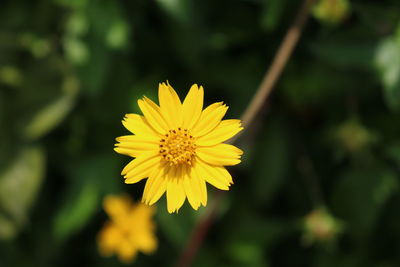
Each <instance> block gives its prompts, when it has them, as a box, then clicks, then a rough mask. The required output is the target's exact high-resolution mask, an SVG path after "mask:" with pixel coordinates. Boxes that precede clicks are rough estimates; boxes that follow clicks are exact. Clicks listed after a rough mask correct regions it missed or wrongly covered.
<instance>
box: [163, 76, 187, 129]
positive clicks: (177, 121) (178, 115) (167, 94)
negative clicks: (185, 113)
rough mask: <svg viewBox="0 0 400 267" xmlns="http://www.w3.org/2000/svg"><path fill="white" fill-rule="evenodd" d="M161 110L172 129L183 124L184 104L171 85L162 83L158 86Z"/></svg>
mask: <svg viewBox="0 0 400 267" xmlns="http://www.w3.org/2000/svg"><path fill="white" fill-rule="evenodd" d="M158 99H159V101H160V109H161V112H162V114H163V115H164V118H165V120H166V122H167V124H168V126H169V128H170V129H177V128H178V127H180V126H181V124H182V104H181V100H180V99H179V96H178V95H177V94H176V92H175V90H174V89H173V88H172V86H171V85H169V84H165V83H160V84H159V86H158Z"/></svg>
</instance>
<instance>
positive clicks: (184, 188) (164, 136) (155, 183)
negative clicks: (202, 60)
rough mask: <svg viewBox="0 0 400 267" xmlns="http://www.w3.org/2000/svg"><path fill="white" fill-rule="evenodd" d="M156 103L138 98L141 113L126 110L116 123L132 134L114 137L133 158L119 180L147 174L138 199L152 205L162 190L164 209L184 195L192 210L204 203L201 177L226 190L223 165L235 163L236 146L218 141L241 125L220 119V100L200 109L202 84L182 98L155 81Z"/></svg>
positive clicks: (228, 182) (119, 148)
mask: <svg viewBox="0 0 400 267" xmlns="http://www.w3.org/2000/svg"><path fill="white" fill-rule="evenodd" d="M158 98H159V105H157V104H156V103H154V102H153V101H152V100H150V99H149V98H147V97H144V98H143V99H139V100H138V105H139V107H140V109H141V111H142V113H143V115H138V114H127V115H126V116H125V118H124V120H123V121H122V124H123V125H124V126H125V128H127V129H128V130H129V131H130V132H131V133H133V135H126V136H121V137H118V138H117V139H116V140H117V142H118V143H117V144H116V145H115V146H116V147H115V151H116V152H118V153H120V154H124V155H128V156H130V157H134V158H135V159H134V160H132V161H131V162H130V163H129V164H127V165H126V166H125V168H124V169H123V170H122V175H123V176H124V178H125V183H127V184H132V183H137V182H139V181H141V180H143V179H146V178H147V181H146V185H145V188H144V192H143V198H142V201H143V202H144V203H146V204H149V205H152V204H154V203H155V202H157V201H158V200H159V199H160V197H161V196H162V195H163V194H164V193H165V192H166V197H167V209H168V212H169V213H172V212H178V210H179V208H180V207H181V206H182V205H183V203H184V202H185V199H186V198H187V199H188V201H189V203H190V205H191V206H192V207H193V209H195V210H197V209H198V208H199V206H200V205H203V206H206V205H207V189H206V182H208V183H210V184H211V185H213V186H215V187H216V188H218V189H221V190H229V186H230V185H231V184H233V180H232V176H231V175H230V174H229V172H228V171H227V170H226V168H225V166H231V165H236V164H238V163H240V158H241V155H242V154H243V152H242V150H240V149H239V148H237V147H235V146H233V145H230V144H225V143H223V142H224V141H226V140H228V139H230V138H231V137H233V136H234V135H236V134H237V133H238V132H240V131H241V130H242V129H243V128H242V126H241V122H240V120H235V119H229V120H223V119H222V118H223V117H224V116H225V113H226V112H227V110H228V107H227V106H226V105H224V104H223V103H222V102H217V103H214V104H211V105H209V106H208V107H206V108H205V109H204V110H203V98H204V89H203V87H202V86H200V87H199V86H198V85H196V84H194V85H192V87H191V88H190V90H189V93H188V94H187V96H186V98H185V99H184V101H183V103H182V102H181V100H180V99H179V96H178V95H177V93H176V92H175V90H174V89H173V88H172V86H171V85H170V84H169V83H168V82H167V83H161V84H159V89H158Z"/></svg>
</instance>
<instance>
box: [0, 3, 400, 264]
mask: <svg viewBox="0 0 400 267" xmlns="http://www.w3.org/2000/svg"><path fill="white" fill-rule="evenodd" d="M323 2H326V3H318V5H319V6H314V7H313V15H312V17H311V18H310V20H309V23H308V24H307V26H306V28H305V31H304V33H303V36H302V37H301V40H300V42H299V44H298V46H297V48H296V50H295V51H294V54H293V56H292V57H291V58H290V60H289V63H288V65H287V67H286V69H285V71H284V73H283V75H282V77H281V78H280V80H279V82H278V84H277V85H276V86H275V88H274V92H273V94H272V95H271V97H270V98H269V99H268V103H267V105H266V106H265V108H263V110H262V111H261V112H260V114H259V116H258V118H257V119H256V120H255V121H254V122H253V123H252V124H251V125H250V126H249V127H248V128H247V129H246V131H245V132H244V134H243V136H242V137H241V139H240V140H239V142H238V143H237V145H238V146H239V147H241V148H242V149H243V150H244V151H245V154H244V157H243V162H242V163H241V164H240V165H239V166H236V167H232V168H229V170H230V171H231V172H232V174H233V176H234V181H235V184H234V185H233V186H232V187H231V190H230V191H229V192H228V193H227V194H225V197H224V199H223V201H222V205H221V206H220V208H219V209H218V216H217V218H216V222H215V224H214V225H213V226H212V228H211V231H210V233H209V235H208V236H207V239H206V241H205V243H204V244H203V245H202V247H201V249H200V251H199V254H198V255H197V257H196V258H195V264H194V266H278V267H283V266H315V267H330V266H332V267H337V266H341V267H347V266H349V267H352V266H362V267H367V266H379V267H392V266H393V267H395V266H400V253H399V252H400V209H399V207H400V194H399V178H400V173H399V171H400V123H399V114H400V113H399V112H400V4H399V2H398V0H381V1H376V0H369V1H361V0H357V1H356V0H354V1H348V0H325V1H323ZM328 2H329V3H328ZM327 3H328V4H327ZM300 4H301V3H300V1H295V0H231V1H214V0H204V1H194V0H193V1H191V0H38V1H29V0H13V1H11V0H7V1H2V2H1V4H0V18H1V19H0V21H1V22H0V239H1V241H0V266H5V267H8V266H43V267H46V266H49V267H50V266H71V265H73V266H119V265H120V263H119V262H118V260H117V259H116V258H115V257H113V258H110V259H104V258H101V257H100V256H99V255H98V252H97V247H96V235H97V233H98V231H99V230H100V229H101V227H102V225H103V224H104V222H105V220H106V219H107V218H106V215H105V213H104V212H103V211H102V207H101V201H102V198H103V196H104V195H106V194H109V193H119V192H128V193H129V194H131V195H132V196H133V197H134V198H135V199H140V197H141V193H142V190H143V187H144V183H143V182H140V183H138V184H135V185H125V184H124V183H123V178H122V177H121V176H120V170H121V169H122V167H123V166H124V164H126V163H127V162H128V161H129V159H128V158H127V157H124V156H121V155H118V154H117V153H115V152H114V151H113V145H114V142H115V140H114V139H115V137H117V136H120V135H125V134H127V133H128V132H127V131H126V130H125V129H124V128H123V126H122V124H121V119H122V117H123V116H124V114H125V113H132V112H139V110H138V107H137V104H136V100H137V99H138V98H139V97H141V96H142V95H144V94H145V95H146V96H148V97H150V98H152V99H154V100H155V99H156V95H157V86H158V83H159V82H162V81H165V80H169V82H170V83H171V84H172V85H173V86H174V87H175V89H176V90H177V91H178V93H179V94H180V96H181V97H183V96H184V95H185V94H186V92H187V91H188V89H189V88H190V86H191V85H192V84H193V83H198V84H201V85H203V86H204V88H205V102H206V103H207V104H208V103H212V102H217V101H224V102H226V103H227V104H228V105H229V106H230V109H229V112H228V115H227V117H228V118H238V117H240V115H241V113H242V112H243V111H244V109H245V108H246V106H247V104H248V103H249V101H250V99H251V97H252V95H253V94H254V93H255V91H256V89H257V87H258V85H259V83H260V81H261V79H262V77H263V75H264V73H265V71H266V70H267V68H268V67H269V65H270V64H271V61H272V59H273V57H274V54H275V53H276V51H277V49H278V47H279V44H280V42H281V40H282V38H283V37H284V35H285V32H286V30H287V28H288V27H289V25H290V24H291V22H292V21H293V18H294V16H295V14H296V12H297V9H298V7H299V5H300ZM325 4H327V5H325ZM216 191H217V190H216V189H215V188H212V187H211V186H209V190H208V192H209V203H211V202H212V201H213V195H214V193H215V192H216ZM210 207H211V205H208V206H207V207H206V208H200V210H199V211H197V212H195V211H193V210H192V209H191V208H190V207H189V205H188V203H185V205H184V207H183V208H182V209H181V210H180V212H179V214H177V215H176V214H173V215H169V214H168V213H167V211H166V207H165V198H164V197H163V198H162V199H161V201H160V202H159V203H158V211H157V215H156V217H155V219H156V221H157V225H158V227H157V236H158V238H159V248H158V251H157V252H156V253H155V254H154V255H152V256H145V255H143V254H141V255H139V257H138V259H137V261H136V262H135V264H137V265H139V266H155V265H156V264H158V266H170V265H173V264H174V263H175V262H176V260H177V257H178V255H179V253H180V251H181V250H182V249H183V246H184V244H185V242H186V240H187V238H188V235H189V233H190V231H191V229H192V228H193V226H194V225H195V223H196V220H197V219H198V217H199V215H201V214H204V212H205V211H206V210H207V209H209V208H210ZM316 209H321V210H322V209H324V210H325V211H326V214H325V215H324V216H320V217H318V218H317V221H318V220H319V223H321V224H324V223H328V225H330V226H331V228H328V232H329V235H328V236H321V235H318V233H316V232H315V228H313V227H309V226H307V224H305V220H304V218H306V216H307V214H310V213H311V212H312V211H315V210H316Z"/></svg>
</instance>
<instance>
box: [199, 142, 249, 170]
mask: <svg viewBox="0 0 400 267" xmlns="http://www.w3.org/2000/svg"><path fill="white" fill-rule="evenodd" d="M196 154H197V156H198V157H199V158H201V159H202V160H203V161H205V162H207V163H208V164H211V165H218V166H224V165H228V166H229V165H230V166H231V165H236V164H238V163H240V156H241V155H242V154H243V151H242V150H240V149H239V148H237V147H235V146H233V145H228V144H218V145H215V146H209V147H208V146H207V147H198V148H197V149H196Z"/></svg>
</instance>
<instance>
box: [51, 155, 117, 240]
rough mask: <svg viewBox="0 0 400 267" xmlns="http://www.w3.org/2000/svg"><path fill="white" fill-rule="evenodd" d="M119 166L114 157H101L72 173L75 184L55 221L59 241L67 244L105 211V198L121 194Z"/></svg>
mask: <svg viewBox="0 0 400 267" xmlns="http://www.w3.org/2000/svg"><path fill="white" fill-rule="evenodd" d="M117 166H118V164H117V162H116V159H115V157H113V156H112V155H99V156H95V157H92V158H90V159H88V160H84V161H82V163H81V164H80V165H79V166H78V167H77V168H76V169H75V170H74V171H73V172H72V174H71V175H72V177H71V178H72V181H71V183H70V186H69V187H68V188H66V190H65V194H64V196H63V202H62V205H61V207H60V209H59V210H58V212H57V214H56V216H55V220H54V225H53V227H54V228H53V230H54V235H55V236H56V238H57V239H58V240H60V241H63V240H66V238H68V237H69V236H71V235H72V234H74V233H76V232H78V231H79V230H81V229H82V228H83V227H84V226H85V225H86V223H88V222H89V220H90V219H91V217H92V216H93V215H94V214H95V212H96V211H98V210H100V209H101V196H103V195H105V194H109V193H115V192H118V191H119V189H118V185H119V184H120V183H118V178H120V177H119V173H118V170H117ZM119 182H120V181H119Z"/></svg>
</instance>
